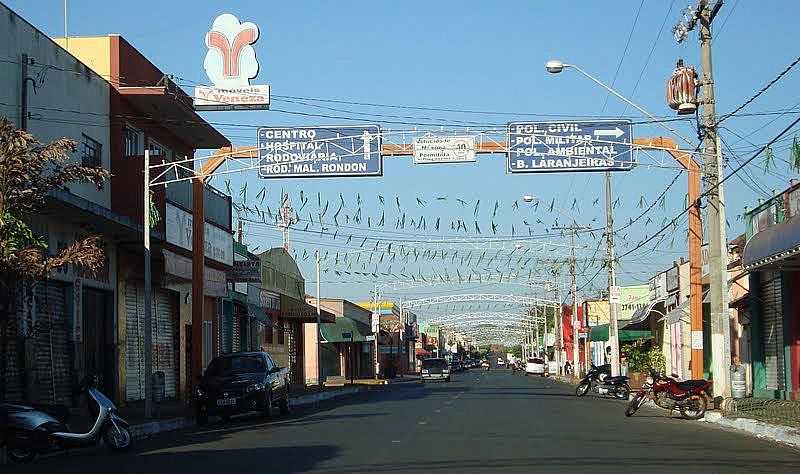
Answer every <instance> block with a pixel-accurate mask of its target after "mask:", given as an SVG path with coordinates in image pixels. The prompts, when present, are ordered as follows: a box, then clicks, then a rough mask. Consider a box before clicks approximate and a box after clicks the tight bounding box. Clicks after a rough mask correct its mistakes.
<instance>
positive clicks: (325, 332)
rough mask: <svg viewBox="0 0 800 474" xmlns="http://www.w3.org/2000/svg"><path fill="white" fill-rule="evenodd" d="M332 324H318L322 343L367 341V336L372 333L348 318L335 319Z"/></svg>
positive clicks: (367, 328) (365, 326)
mask: <svg viewBox="0 0 800 474" xmlns="http://www.w3.org/2000/svg"><path fill="white" fill-rule="evenodd" d="M335 319H336V321H335V322H333V323H325V324H320V325H319V327H320V332H321V333H322V342H350V341H351V338H350V335H352V341H353V342H365V341H368V340H369V339H367V336H369V335H371V334H372V333H371V332H370V330H369V326H367V325H366V324H364V323H360V322H358V321H356V320H354V319H350V318H348V317H341V318H335Z"/></svg>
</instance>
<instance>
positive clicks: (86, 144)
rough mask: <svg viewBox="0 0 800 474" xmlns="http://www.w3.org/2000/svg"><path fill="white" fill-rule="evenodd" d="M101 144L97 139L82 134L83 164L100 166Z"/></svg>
mask: <svg viewBox="0 0 800 474" xmlns="http://www.w3.org/2000/svg"><path fill="white" fill-rule="evenodd" d="M102 151H103V145H102V144H101V143H100V142H98V141H97V140H95V139H93V138H91V137H89V136H87V135H86V134H83V141H82V143H81V163H82V164H83V166H91V167H95V168H97V167H100V166H102V165H103V162H102V159H101V157H102Z"/></svg>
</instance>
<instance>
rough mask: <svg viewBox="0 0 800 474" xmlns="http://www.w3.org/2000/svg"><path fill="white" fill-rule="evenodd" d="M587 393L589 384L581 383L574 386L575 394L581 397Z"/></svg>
mask: <svg viewBox="0 0 800 474" xmlns="http://www.w3.org/2000/svg"><path fill="white" fill-rule="evenodd" d="M587 393H589V384H588V383H582V384H580V385H578V386H577V387H576V388H575V396H578V397H582V396H584V395H586V394H587Z"/></svg>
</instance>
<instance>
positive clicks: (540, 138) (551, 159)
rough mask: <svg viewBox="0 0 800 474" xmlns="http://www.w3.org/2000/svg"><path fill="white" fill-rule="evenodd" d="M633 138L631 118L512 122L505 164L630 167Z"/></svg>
mask: <svg viewBox="0 0 800 474" xmlns="http://www.w3.org/2000/svg"><path fill="white" fill-rule="evenodd" d="M632 141H633V125H632V124H631V122H630V121H629V120H603V121H593V122H572V121H568V122H512V123H509V124H508V153H507V159H506V166H507V170H508V171H509V172H511V173H541V172H564V171H629V170H631V169H632V168H633V166H634V165H635V162H634V160H633V153H632V150H633V143H632Z"/></svg>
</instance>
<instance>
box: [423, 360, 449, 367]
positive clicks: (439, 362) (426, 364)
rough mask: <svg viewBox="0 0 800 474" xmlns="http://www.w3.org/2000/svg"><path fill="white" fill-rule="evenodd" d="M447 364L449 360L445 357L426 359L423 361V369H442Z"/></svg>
mask: <svg viewBox="0 0 800 474" xmlns="http://www.w3.org/2000/svg"><path fill="white" fill-rule="evenodd" d="M445 366H447V362H446V361H445V360H444V359H425V360H423V361H422V368H423V369H441V368H442V367H445Z"/></svg>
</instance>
